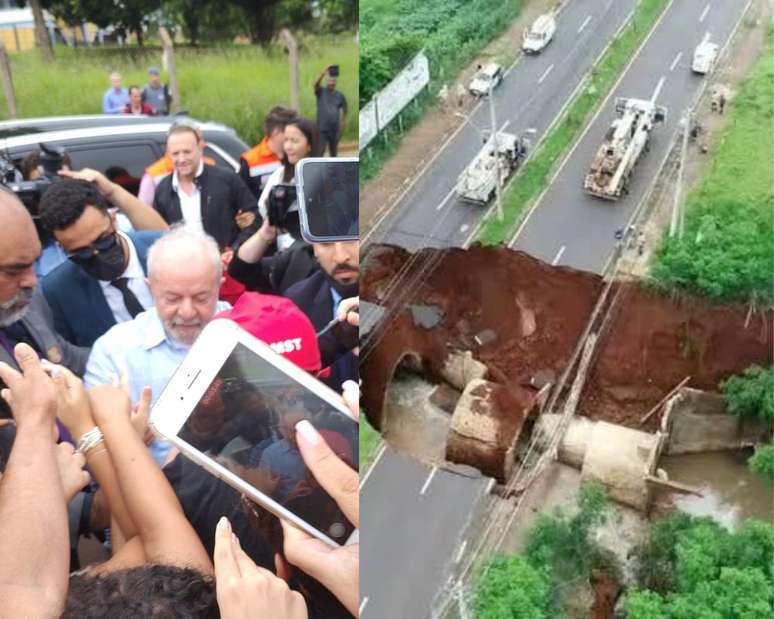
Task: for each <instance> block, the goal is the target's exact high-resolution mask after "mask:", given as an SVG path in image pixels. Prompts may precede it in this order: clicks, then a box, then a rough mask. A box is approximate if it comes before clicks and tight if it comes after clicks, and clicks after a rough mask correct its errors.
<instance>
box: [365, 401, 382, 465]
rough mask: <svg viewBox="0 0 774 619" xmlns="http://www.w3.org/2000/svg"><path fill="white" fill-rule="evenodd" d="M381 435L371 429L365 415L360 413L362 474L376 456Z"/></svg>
mask: <svg viewBox="0 0 774 619" xmlns="http://www.w3.org/2000/svg"><path fill="white" fill-rule="evenodd" d="M381 440H382V437H381V435H380V434H379V433H378V432H377V431H376V430H374V429H373V428H372V427H371V424H369V423H368V420H367V419H366V417H365V415H364V414H363V413H362V412H361V413H360V472H361V474H363V473H365V472H366V471H367V470H368V467H370V466H371V462H372V461H373V459H374V456H376V450H377V449H378V447H379V443H380V442H381Z"/></svg>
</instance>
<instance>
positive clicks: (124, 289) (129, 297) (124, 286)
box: [110, 277, 145, 318]
mask: <svg viewBox="0 0 774 619" xmlns="http://www.w3.org/2000/svg"><path fill="white" fill-rule="evenodd" d="M110 285H111V286H115V287H116V288H118V289H119V290H120V291H121V294H122V295H123V297H124V305H125V306H126V309H127V311H128V312H129V313H130V314H131V315H132V318H134V317H135V316H137V314H139V313H140V312H144V311H145V308H144V307H143V306H142V305H141V304H140V302H139V301H138V300H137V297H135V296H134V293H133V292H132V291H131V290H129V280H128V279H127V278H126V277H119V278H118V279H114V280H113V281H112V282H110Z"/></svg>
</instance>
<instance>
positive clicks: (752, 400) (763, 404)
mask: <svg viewBox="0 0 774 619" xmlns="http://www.w3.org/2000/svg"><path fill="white" fill-rule="evenodd" d="M720 391H721V392H722V393H723V397H724V398H725V400H726V408H727V409H728V412H729V413H730V414H732V415H738V416H740V417H750V418H753V419H762V420H763V421H765V422H766V423H768V424H769V425H771V424H774V366H771V367H770V368H768V369H766V368H762V367H761V366H759V365H752V366H750V367H749V368H747V369H746V370H745V371H744V372H742V373H741V374H740V375H738V376H731V377H730V378H728V379H726V380H724V381H723V382H722V383H720ZM747 462H748V464H749V465H750V469H751V470H752V471H753V472H754V473H758V474H759V475H762V476H763V477H769V478H771V479H774V444H771V445H759V446H757V447H756V448H755V453H754V454H753V455H752V457H751V458H750V459H749V460H748V461H747Z"/></svg>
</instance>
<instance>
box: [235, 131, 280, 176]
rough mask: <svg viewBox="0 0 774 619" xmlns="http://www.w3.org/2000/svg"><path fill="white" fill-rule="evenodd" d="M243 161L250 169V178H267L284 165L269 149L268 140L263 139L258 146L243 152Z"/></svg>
mask: <svg viewBox="0 0 774 619" xmlns="http://www.w3.org/2000/svg"><path fill="white" fill-rule="evenodd" d="M242 159H244V160H245V163H247V167H248V168H249V169H250V178H255V177H256V176H267V175H269V174H271V173H272V172H274V170H276V169H277V168H278V167H280V166H281V165H282V162H281V161H280V160H279V159H278V158H277V155H275V154H274V151H273V150H272V149H271V148H269V141H268V140H267V139H266V138H263V139H262V140H261V141H260V142H259V143H258V145H257V146H253V147H252V148H251V149H250V150H246V151H245V152H243V153H242Z"/></svg>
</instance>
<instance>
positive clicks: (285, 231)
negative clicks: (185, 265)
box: [228, 117, 320, 295]
mask: <svg viewBox="0 0 774 619" xmlns="http://www.w3.org/2000/svg"><path fill="white" fill-rule="evenodd" d="M283 150H284V155H283V157H282V167H280V168H277V169H276V170H275V171H274V173H273V174H272V175H271V176H270V177H269V179H268V180H267V181H266V186H265V187H264V189H263V192H262V193H261V197H260V199H259V200H258V209H259V211H260V213H261V217H263V224H262V225H261V228H260V229H259V230H258V231H257V232H256V233H255V234H253V235H252V236H251V237H250V238H249V239H247V240H246V241H245V242H244V243H242V245H241V246H240V247H239V249H238V250H237V252H236V253H235V254H234V258H233V260H232V261H231V262H230V263H229V266H228V272H229V274H230V275H231V276H232V277H233V278H234V279H235V280H237V281H239V282H242V283H243V284H244V285H245V286H246V287H247V289H248V290H257V291H258V292H262V293H265V294H280V295H281V294H283V293H284V292H285V290H287V289H288V288H289V287H290V286H292V285H293V284H294V283H296V282H298V281H301V280H302V279H305V278H306V277H308V276H309V275H311V274H312V273H314V271H315V270H316V269H317V262H316V260H315V258H314V255H313V253H312V248H311V247H310V246H309V245H307V244H306V243H305V242H304V240H303V239H302V238H301V221H300V218H299V211H298V202H297V200H296V193H295V175H296V164H297V163H298V162H299V161H301V160H302V159H304V158H305V157H315V156H318V155H319V153H320V132H319V131H318V129H317V125H316V124H315V123H314V122H313V121H311V120H309V119H308V118H302V117H297V118H295V119H294V120H292V121H290V122H289V123H288V124H287V125H286V126H285V140H284V142H283ZM278 185H282V186H284V187H282V188H279V189H278V190H275V191H274V193H272V189H273V188H275V187H277V186H278ZM275 244H276V251H275V249H274V246H275Z"/></svg>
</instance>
